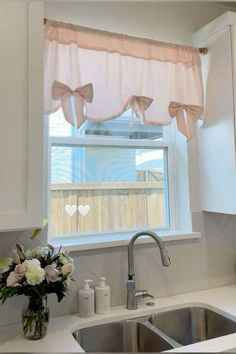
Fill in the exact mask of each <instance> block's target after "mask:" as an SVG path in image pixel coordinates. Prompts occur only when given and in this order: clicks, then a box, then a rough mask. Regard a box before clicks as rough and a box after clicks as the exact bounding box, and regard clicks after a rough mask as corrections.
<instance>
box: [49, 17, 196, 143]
mask: <svg viewBox="0 0 236 354" xmlns="http://www.w3.org/2000/svg"><path fill="white" fill-rule="evenodd" d="M93 37H94V38H93ZM103 37H106V40H105V39H104V38H103ZM113 37H114V38H113ZM45 38H46V39H45V90H44V92H45V113H46V114H49V113H51V112H54V111H56V110H57V109H58V108H59V107H61V104H62V101H61V99H60V98H59V99H55V96H54V97H53V95H52V86H53V83H54V81H55V80H56V81H59V82H60V83H62V84H64V85H67V86H68V87H69V88H70V89H71V90H72V91H73V90H75V89H76V88H78V87H81V86H84V85H87V84H89V83H92V86H93V92H94V96H93V100H92V102H90V103H89V102H85V100H84V101H83V103H84V104H85V105H86V117H85V118H86V119H90V120H94V121H102V120H108V119H113V118H116V117H118V116H119V115H120V114H121V113H122V112H123V111H124V110H126V109H128V108H129V107H131V108H132V111H133V112H134V115H135V116H137V117H139V119H141V121H142V123H143V124H159V125H167V124H170V123H171V121H172V118H173V117H177V126H178V129H179V130H180V131H181V132H182V133H183V134H184V135H185V136H186V137H187V138H188V139H190V138H191V137H192V136H193V135H194V126H195V121H196V120H197V119H202V117H201V114H202V113H203V88H202V79H201V67H200V65H199V63H200V60H199V55H198V53H197V52H196V50H195V49H193V48H186V47H182V46H179V47H178V46H173V45H168V44H163V45H162V50H161V51H159V54H158V55H159V59H157V58H155V59H154V58H152V53H153V51H152V46H154V44H152V43H149V41H147V43H145V41H144V40H140V43H139V40H137V43H138V44H137V46H141V45H142V46H143V48H144V49H143V51H144V52H145V54H143V53H142V58H140V56H137V55H136V54H137V51H135V48H137V47H136V44H135V43H134V44H133V46H130V48H128V44H127V43H128V42H132V43H133V42H135V40H133V39H130V38H129V37H127V36H124V37H123V36H119V35H117V36H115V35H111V34H110V33H108V34H107V36H106V32H102V33H100V31H89V30H87V29H86V30H81V28H80V27H79V29H78V28H77V27H76V28H74V26H72V28H71V27H70V26H69V27H63V26H61V25H60V24H58V23H56V25H55V22H53V23H52V24H51V23H50V22H49V23H48V24H47V26H46V29H45ZM85 38H87V39H89V41H88V42H87V46H85V44H86V41H85ZM109 38H110V40H109ZM90 40H91V42H90ZM113 42H114V43H115V44H114V43H113ZM151 42H153V41H151ZM89 43H92V45H94V48H93V47H89ZM126 44H127V46H126ZM111 47H112V48H113V49H114V48H115V49H114V50H110V48H111ZM118 47H119V48H122V53H121V52H120V51H121V50H118V49H117V48H118ZM127 48H128V50H129V51H128V50H126V49H127ZM174 50H175V54H174V55H173V51H174ZM138 52H139V53H141V51H138ZM157 52H158V50H157V51H156V53H157ZM171 52H172V54H171V55H170V53H171ZM135 53H136V54H135ZM150 53H151V54H150ZM160 53H162V54H161V56H160ZM176 53H178V54H176ZM186 53H188V54H189V55H186ZM190 53H191V55H190ZM161 58H162V59H161ZM163 58H165V59H164V60H163ZM171 58H172V59H171ZM176 105H177V106H176ZM169 106H170V107H169ZM193 106H194V107H195V109H191V107H193ZM196 107H197V108H196ZM188 108H189V109H188ZM190 110H191V114H190V113H189V112H190ZM81 122H82V121H81ZM131 123H132V122H131Z"/></svg>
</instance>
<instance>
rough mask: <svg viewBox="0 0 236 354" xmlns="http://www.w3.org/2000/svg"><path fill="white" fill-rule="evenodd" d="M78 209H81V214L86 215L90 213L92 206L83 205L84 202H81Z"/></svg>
mask: <svg viewBox="0 0 236 354" xmlns="http://www.w3.org/2000/svg"><path fill="white" fill-rule="evenodd" d="M78 210H79V212H80V214H81V215H82V216H86V215H87V214H88V212H89V210H90V206H89V205H82V204H80V205H79V206H78Z"/></svg>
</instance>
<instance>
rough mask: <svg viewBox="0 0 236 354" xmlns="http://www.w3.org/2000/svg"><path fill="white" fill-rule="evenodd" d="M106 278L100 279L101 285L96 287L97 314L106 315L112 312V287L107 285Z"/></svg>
mask: <svg viewBox="0 0 236 354" xmlns="http://www.w3.org/2000/svg"><path fill="white" fill-rule="evenodd" d="M105 281H106V278H104V277H101V278H100V284H99V285H97V286H95V299H96V305H95V308H96V313H98V314H106V313H109V312H110V308H111V304H110V286H108V285H106V284H105Z"/></svg>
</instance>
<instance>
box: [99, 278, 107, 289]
mask: <svg viewBox="0 0 236 354" xmlns="http://www.w3.org/2000/svg"><path fill="white" fill-rule="evenodd" d="M99 279H100V286H102V287H103V286H106V283H105V281H106V278H105V277H100V278H99Z"/></svg>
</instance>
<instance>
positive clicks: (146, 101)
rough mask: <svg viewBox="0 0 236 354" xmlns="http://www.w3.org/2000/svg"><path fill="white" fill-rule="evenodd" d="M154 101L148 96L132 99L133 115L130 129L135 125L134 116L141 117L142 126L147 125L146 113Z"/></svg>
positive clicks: (133, 97)
mask: <svg viewBox="0 0 236 354" xmlns="http://www.w3.org/2000/svg"><path fill="white" fill-rule="evenodd" d="M152 101H153V99H152V98H150V97H146V96H132V97H131V99H130V106H131V108H132V114H131V119H130V127H132V124H133V117H134V114H135V115H136V117H139V118H140V119H141V122H142V124H144V123H146V119H145V112H144V111H146V109H148V107H149V106H150V104H151V103H152Z"/></svg>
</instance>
